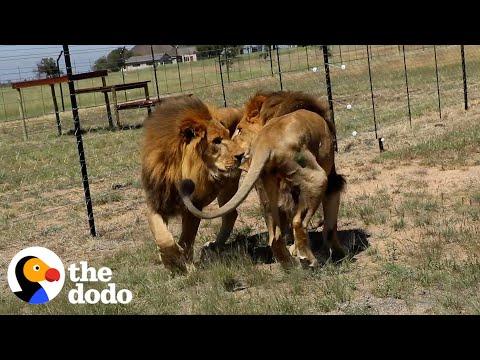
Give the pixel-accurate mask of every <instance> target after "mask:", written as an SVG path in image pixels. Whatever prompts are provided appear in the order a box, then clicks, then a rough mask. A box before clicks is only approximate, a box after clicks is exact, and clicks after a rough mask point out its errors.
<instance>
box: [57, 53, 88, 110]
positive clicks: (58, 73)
mask: <svg viewBox="0 0 480 360" xmlns="http://www.w3.org/2000/svg"><path fill="white" fill-rule="evenodd" d="M62 54H63V50H62V51H61V52H60V54H59V55H58V58H57V76H60V65H59V63H58V62H59V61H60V58H61V57H62ZM89 62H90V60H89ZM90 67H92V65H91V64H90ZM58 85H59V87H60V99H61V100H62V111H65V103H64V101H63V88H62V83H58Z"/></svg>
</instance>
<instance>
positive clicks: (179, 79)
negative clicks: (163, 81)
mask: <svg viewBox="0 0 480 360" xmlns="http://www.w3.org/2000/svg"><path fill="white" fill-rule="evenodd" d="M175 58H176V60H175V62H176V63H177V71H178V82H179V84H180V92H183V89H182V77H181V76H180V64H179V63H178V45H175Z"/></svg>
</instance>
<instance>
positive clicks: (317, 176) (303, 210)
mask: <svg viewBox="0 0 480 360" xmlns="http://www.w3.org/2000/svg"><path fill="white" fill-rule="evenodd" d="M292 181H293V183H294V184H295V186H296V188H297V190H298V197H297V199H296V202H297V204H296V211H295V215H294V217H293V220H292V227H293V234H294V237H295V244H294V246H292V247H291V248H290V251H291V252H292V253H293V254H295V255H296V256H297V257H298V258H300V260H301V261H306V262H308V265H309V266H310V267H315V266H318V261H317V259H316V257H315V255H314V254H313V252H312V249H311V248H310V244H309V241H308V232H307V227H308V223H309V222H310V220H311V218H312V216H313V215H314V214H315V212H316V211H317V209H318V207H319V206H320V204H321V202H322V199H323V197H324V194H325V191H326V189H327V184H328V179H327V174H326V173H325V171H324V170H323V169H322V168H321V167H320V166H319V165H318V164H317V163H316V161H314V159H313V161H311V162H310V163H307V164H305V166H304V167H301V168H298V169H297V171H296V172H295V173H293V174H292Z"/></svg>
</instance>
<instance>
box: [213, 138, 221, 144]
mask: <svg viewBox="0 0 480 360" xmlns="http://www.w3.org/2000/svg"><path fill="white" fill-rule="evenodd" d="M222 140H223V139H222V138H221V137H220V136H219V137H216V138H215V139H213V143H214V144H217V145H218V144H221V143H222Z"/></svg>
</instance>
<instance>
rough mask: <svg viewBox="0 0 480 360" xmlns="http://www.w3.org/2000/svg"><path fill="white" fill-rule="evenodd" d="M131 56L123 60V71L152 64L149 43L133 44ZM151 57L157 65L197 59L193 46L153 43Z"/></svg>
mask: <svg viewBox="0 0 480 360" xmlns="http://www.w3.org/2000/svg"><path fill="white" fill-rule="evenodd" d="M130 50H131V51H132V52H133V56H132V57H130V58H128V59H127V60H125V67H124V71H131V70H139V69H144V68H149V67H152V66H153V59H152V49H151V47H150V45H135V46H134V47H133V48H132V49H130ZM153 57H154V58H155V63H156V64H157V65H165V64H175V63H177V62H189V61H197V48H196V47H195V46H185V45H178V48H176V47H175V46H174V45H153Z"/></svg>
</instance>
